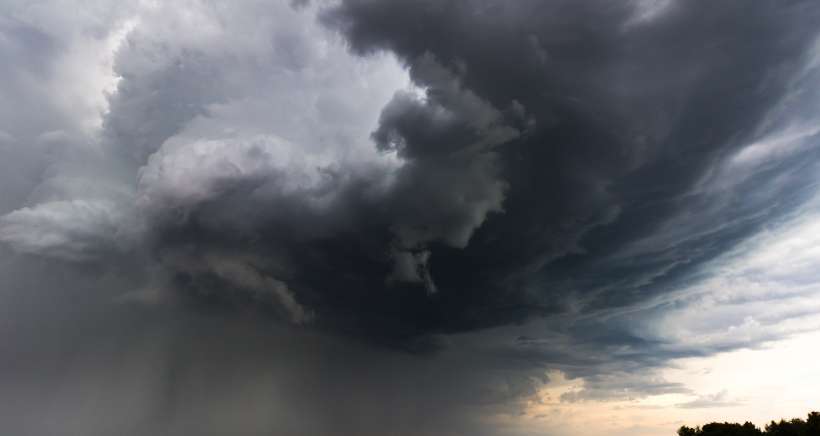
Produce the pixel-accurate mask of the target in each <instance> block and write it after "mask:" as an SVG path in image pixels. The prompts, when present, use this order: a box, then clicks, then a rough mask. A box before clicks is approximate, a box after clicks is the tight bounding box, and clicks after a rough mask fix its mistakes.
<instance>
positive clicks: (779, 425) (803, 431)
mask: <svg viewBox="0 0 820 436" xmlns="http://www.w3.org/2000/svg"><path fill="white" fill-rule="evenodd" d="M761 435H766V436H820V413H818V412H811V413H809V416H808V418H807V419H806V420H802V419H800V418H794V419H792V420H790V421H786V420H783V419H781V420H780V422H775V421H772V422H771V423H769V424H767V425H766V428H765V430H763V431H761V430H760V429H759V428H757V427H755V425H754V424H752V423H751V422H746V423H744V424H742V425H741V424H737V423H728V422H724V423H719V422H713V423H710V424H706V425H704V426H703V427H695V428H692V427H687V426H683V427H681V428H680V429H678V436H761Z"/></svg>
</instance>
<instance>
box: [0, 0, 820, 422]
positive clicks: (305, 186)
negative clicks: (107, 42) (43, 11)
mask: <svg viewBox="0 0 820 436" xmlns="http://www.w3.org/2000/svg"><path fill="white" fill-rule="evenodd" d="M286 3H287V2H282V4H276V5H273V6H272V5H271V4H269V3H268V2H248V3H243V4H241V5H234V4H221V3H219V2H216V3H213V4H212V3H210V2H206V3H196V2H194V3H191V4H188V5H186V7H187V8H189V9H186V10H182V11H180V10H178V8H175V7H174V6H172V5H164V4H160V5H154V6H151V7H150V8H147V9H146V11H141V12H140V13H141V14H142V15H141V16H140V19H139V20H138V21H139V24H137V25H135V27H134V28H133V29H132V30H129V31H127V32H126V36H125V37H124V40H123V41H122V42H121V44H120V45H119V46H118V49H117V52H116V56H115V57H114V65H113V68H112V70H113V71H112V74H114V75H116V76H118V77H119V82H117V85H116V91H115V92H113V93H112V94H111V95H110V96H109V97H108V99H107V103H108V106H107V111H106V112H105V114H104V116H103V117H102V121H101V126H100V127H99V130H98V131H96V130H95V131H94V132H93V133H92V134H88V132H86V131H84V130H83V128H81V127H78V125H79V124H82V123H81V122H80V121H78V120H77V119H75V118H72V115H76V114H74V112H73V111H71V110H69V109H71V107H70V105H69V106H60V105H58V104H56V103H54V101H53V100H58V99H57V98H56V97H53V98H51V97H52V96H51V95H47V93H46V91H44V90H51V91H53V92H55V94H54V95H59V92H57V91H59V90H62V88H60V87H57V86H55V85H54V83H60V84H63V83H67V82H70V81H69V80H67V79H64V78H62V76H60V75H59V74H58V73H59V72H61V71H62V69H61V68H59V64H58V63H57V62H58V60H59V59H62V56H64V55H65V56H67V55H66V53H67V52H69V51H70V50H76V47H74V46H72V44H73V42H72V41H73V40H71V38H66V39H65V40H64V41H62V40H61V39H60V38H57V37H56V36H55V35H53V34H49V33H48V32H47V31H46V30H44V29H46V28H48V27H49V26H43V25H41V26H40V28H37V26H34V25H30V24H26V23H25V22H23V21H20V20H6V19H2V21H0V36H3V38H2V39H0V53H2V54H3V55H4V57H8V58H9V59H14V60H19V61H17V62H10V63H4V64H3V65H2V66H0V75H2V77H3V78H4V80H5V82H4V83H7V84H11V85H0V91H1V92H3V96H7V95H8V96H10V97H11V99H13V100H14V101H19V102H21V103H20V106H19V107H18V108H17V109H19V110H14V109H15V108H11V107H10V106H9V105H5V106H3V107H2V108H0V122H2V123H3V124H2V125H0V147H2V148H0V152H2V153H3V157H4V159H3V160H2V163H0V166H2V168H3V169H4V171H2V172H0V181H2V182H3V184H4V186H10V188H9V189H10V190H9V192H8V194H5V193H4V195H3V198H2V204H0V207H2V211H3V213H4V215H3V216H2V217H0V240H2V242H4V243H5V244H6V245H8V247H10V248H13V249H14V250H15V251H17V252H21V253H25V254H26V255H30V254H34V255H39V256H42V257H46V258H52V259H56V260H58V262H54V263H49V262H47V261H44V260H42V259H36V258H35V257H28V256H20V257H13V256H12V255H11V253H10V252H6V251H4V252H2V254H3V259H2V260H3V262H2V263H0V268H2V272H3V275H4V276H8V277H14V278H13V280H9V281H8V283H7V284H4V286H5V288H4V289H5V290H7V292H6V293H4V294H3V296H2V298H4V299H8V301H9V305H4V306H3V307H4V310H5V311H7V312H9V313H12V312H14V311H15V310H16V309H23V310H20V311H19V313H17V314H13V315H9V316H10V318H9V319H10V320H11V321H10V322H11V325H12V327H13V328H10V329H7V330H6V332H11V333H4V335H8V336H9V337H8V340H3V341H0V342H2V343H3V346H4V347H6V348H4V351H7V352H4V353H3V356H4V358H3V361H2V365H4V368H6V369H7V371H6V372H4V373H0V376H2V377H5V378H4V380H3V381H4V383H3V385H4V386H11V387H12V388H14V389H16V391H13V393H12V394H9V395H12V396H14V395H15V394H14V392H17V393H19V394H20V396H18V397H17V398H22V399H21V400H19V401H18V402H4V404H6V407H4V408H2V410H0V413H2V414H3V420H4V421H6V422H11V423H13V425H14V426H15V429H18V430H19V431H18V433H25V432H33V433H38V434H40V433H54V432H53V431H50V430H53V429H54V428H69V429H72V430H71V431H75V432H76V433H78V434H110V433H111V428H114V427H116V426H120V428H119V430H122V431H121V432H120V433H123V434H189V433H197V434H203V433H205V432H206V430H207V431H211V432H212V433H214V434H224V433H233V434H236V433H237V431H236V429H237V428H241V429H244V430H243V431H244V432H245V433H244V434H262V433H270V431H269V430H270V428H272V427H275V426H277V425H279V426H280V427H278V429H279V431H280V433H281V434H358V435H367V434H385V433H390V432H385V430H384V429H385V428H388V427H391V426H392V427H393V428H395V429H396V430H395V431H394V432H393V433H392V434H409V433H410V432H411V430H412V434H430V435H433V434H465V433H469V434H476V432H478V434H481V433H480V432H481V431H484V432H486V434H494V433H497V432H498V429H497V428H495V427H493V426H487V425H484V424H485V423H482V422H481V420H480V419H478V418H477V417H478V416H480V415H481V414H483V413H488V414H490V413H516V412H517V410H518V408H520V407H521V406H522V405H524V404H525V403H526V402H527V401H535V396H536V395H535V394H536V392H537V389H538V388H539V387H540V386H542V385H543V384H544V383H547V382H548V379H547V378H546V377H545V375H544V374H545V373H546V371H547V370H548V369H556V370H560V371H561V372H562V373H563V374H565V375H566V376H567V377H568V378H570V379H575V378H579V377H580V378H583V379H584V387H583V388H581V389H578V390H574V391H572V392H569V393H567V394H566V395H565V396H564V397H562V399H563V400H564V401H569V402H577V401H601V400H624V399H635V398H644V397H647V396H652V395H661V394H669V393H676V394H684V393H689V391H688V389H687V388H686V387H685V386H682V385H680V384H678V383H675V382H669V381H666V380H664V379H662V378H660V377H657V376H656V375H655V373H654V371H655V370H657V369H659V368H662V367H663V366H664V365H666V364H668V362H669V360H670V359H675V358H681V357H692V356H705V355H711V354H713V353H717V352H722V351H727V350H732V349H736V348H739V347H745V346H755V345H759V344H761V343H763V342H765V341H768V340H773V339H777V338H779V337H781V336H782V335H783V333H782V332H780V331H768V329H767V328H766V327H768V326H770V325H774V324H776V323H777V322H779V321H780V320H782V319H787V318H790V317H792V316H796V315H794V314H795V313H797V314H798V315H799V313H798V312H794V311H792V312H789V311H785V312H777V313H769V317H768V318H765V319H762V324H761V323H757V324H755V323H750V324H749V325H745V324H744V325H741V327H742V328H748V329H750V330H751V331H752V333H754V334H750V335H748V336H743V337H734V336H729V335H725V336H721V335H716V336H719V337H718V338H717V339H715V340H712V341H711V342H706V343H694V344H689V343H685V342H686V341H685V340H680V341H679V342H675V340H673V339H670V338H669V337H664V336H663V334H661V333H656V332H655V331H653V326H652V325H650V323H651V321H655V320H656V319H659V318H661V317H662V316H663V315H664V314H666V313H669V312H672V311H674V310H677V309H680V308H681V307H686V306H687V305H688V304H695V303H697V302H698V300H697V298H695V297H687V296H686V295H684V296H682V295H681V289H687V286H691V285H693V284H695V283H698V282H699V281H702V280H705V279H706V278H708V277H710V275H711V274H712V269H711V268H712V267H713V263H710V261H714V260H715V259H718V258H719V257H720V256H722V255H725V254H726V253H727V252H729V251H731V250H732V249H733V248H735V247H737V244H738V243H741V242H742V241H745V240H747V239H748V238H749V237H751V236H753V235H755V234H756V233H757V232H758V231H759V230H760V229H762V228H766V227H771V226H775V225H779V224H781V223H784V222H787V221H788V220H789V219H791V218H792V216H791V215H790V213H794V211H795V210H797V207H798V206H799V205H801V204H803V203H804V202H805V201H806V199H807V198H809V196H810V195H811V194H812V193H813V192H814V191H815V190H816V186H815V180H816V176H815V175H814V174H816V172H817V169H818V168H817V162H818V157H820V156H818V155H817V153H818V152H820V151H818V150H820V149H818V148H817V147H816V146H815V145H816V143H817V135H818V131H817V129H816V127H815V125H816V114H815V112H816V109H815V105H816V102H817V98H818V95H817V91H816V86H814V85H815V84H816V83H817V78H818V77H817V71H816V67H817V65H816V61H814V60H813V58H812V56H815V55H816V53H815V52H814V51H813V50H815V48H814V46H813V44H814V42H815V38H816V37H817V29H816V25H815V23H817V22H818V20H820V7H818V6H817V5H816V4H815V3H813V2H810V1H789V2H781V3H778V4H774V3H773V2H771V3H769V2H754V3H749V2H740V1H725V2H720V3H715V4H709V5H708V7H707V6H704V5H702V4H697V3H695V2H683V1H681V2H668V3H667V2H660V3H659V4H660V5H661V6H658V5H655V6H651V5H652V4H651V2H618V3H613V2H605V1H591V2H578V1H562V0H558V1H549V2H544V1H535V0H532V1H530V0H522V1H515V2H508V1H501V0H498V1H489V0H467V1H433V0H416V1H409V0H408V1H405V0H392V1H388V0H385V1H370V0H343V1H341V2H339V3H335V4H332V5H327V4H322V3H319V4H317V3H310V2H303V1H297V2H291V3H293V6H294V8H295V9H291V7H290V6H289V5H287V4H286ZM114 9H117V8H114ZM317 10H318V11H319V16H320V23H321V26H324V27H320V24H318V23H316V22H315V21H314V18H315V17H314V16H313V15H312V14H315V13H316V12H317ZM112 14H113V13H112ZM35 15H36V14H35ZM29 18H30V17H29ZM106 19H112V18H111V17H108V16H107V18H106ZM112 20H113V19H112ZM34 21H36V20H34ZM46 23H50V24H54V23H53V22H52V21H49V20H46ZM63 25H64V26H65V27H69V28H70V27H72V26H73V25H72V24H67V25H66V24H65V23H63ZM76 27H83V26H80V25H77V26H76ZM91 27H94V26H91ZM57 28H58V29H60V28H61V27H60V26H57ZM332 32H337V33H332ZM77 33H78V34H82V35H86V34H88V33H89V32H77ZM90 33H91V34H94V32H90ZM60 41H62V42H60ZM345 44H346V45H347V48H348V49H349V50H350V53H347V52H345V51H344V50H343V46H344V45H345ZM351 53H352V55H351ZM390 56H396V57H397V58H398V59H399V61H400V62H401V63H402V64H403V65H404V66H405V67H406V72H407V74H409V77H410V79H411V80H412V82H413V85H414V86H413V87H409V88H407V89H399V90H398V91H395V90H396V89H397V88H400V87H402V86H403V84H401V83H400V82H401V81H402V80H403V77H399V78H396V76H397V75H398V73H400V72H398V73H397V72H396V71H393V70H391V69H390V67H384V65H386V64H389V60H390V59H391V58H390ZM385 59H387V60H388V61H385ZM391 65H392V64H391ZM396 70H398V68H396ZM24 78H29V79H31V81H32V82H37V81H38V80H39V82H37V83H40V84H41V85H42V84H44V83H48V84H49V86H45V85H42V86H30V83H28V82H27V81H26V80H23V79H24ZM385 89H387V91H384V90H385ZM55 90H57V91H55ZM45 103H54V104H50V105H49V104H45ZM35 107H36V108H41V109H42V110H39V111H38V110H35V109H34V108H35ZM66 108H68V109H66ZM25 113H30V114H32V113H33V114H36V115H32V116H29V117H26V116H24V114H25ZM55 150H56V151H55ZM6 158H8V159H6ZM8 162H13V164H10V163H8ZM6 166H9V169H10V171H5V169H6ZM43 171H44V173H42V174H40V173H41V172H43ZM34 173H36V175H35V174H34ZM35 186H36V188H35ZM3 249H4V250H5V247H4V248H3ZM789 272H790V270H789V271H787V272H786V273H784V274H786V275H788V273H789ZM54 289H60V290H62V291H63V292H62V293H60V295H59V296H57V297H51V296H50V295H49V293H50V292H51V291H53V290H54ZM29 290H34V291H29ZM81 290H83V291H86V292H85V293H83V292H81ZM79 295H83V296H84V297H82V298H78V296H79ZM109 297H112V298H113V299H114V302H113V303H112V302H111V301H110V300H106V298H109ZM766 298H770V299H771V297H766ZM783 298H784V299H785V298H787V297H783ZM788 298H791V297H788ZM763 300H765V298H764V299H763ZM765 301H769V300H765ZM727 305H728V304H727ZM55 307H59V308H60V310H54V308H55ZM11 308H15V310H12V309H11ZM51 312H58V313H56V314H54V313H51ZM744 315H745V314H744V313H742V311H738V313H732V314H731V316H727V321H726V323H725V324H726V325H724V324H718V325H716V326H711V325H708V326H706V327H710V326H711V327H715V328H716V329H717V328H720V329H724V327H725V328H727V329H728V330H730V331H731V329H732V328H734V327H735V325H739V324H741V323H743V322H744V321H743V316H744ZM41 319H42V320H45V321H43V322H40V320H41ZM248 319H251V321H248ZM77 320H81V322H78V321H77ZM704 323H705V324H708V322H704ZM761 325H762V327H761ZM727 326H728V327H727ZM706 327H704V329H706ZM695 330H696V329H695ZM772 330H773V329H772ZM745 331H746V330H744V332H745ZM697 332H700V331H699V330H698V331H697ZM662 333H667V332H662ZM339 336H345V338H340V337H339ZM516 337H517V338H518V339H517V340H516V339H515V338H516ZM3 338H4V339H6V337H5V336H3ZM157 338H158V340H157V342H158V343H155V339H157ZM361 339H364V341H360V340H361ZM678 339H679V338H678ZM374 342H375V343H377V344H379V345H385V346H386V347H372V345H373V343H374ZM66 344H69V345H66ZM71 344H77V347H78V349H73V348H72V347H73V345H71ZM406 351H410V353H407V352H406ZM433 351H435V352H433ZM21 362H22V363H21ZM144 372H149V373H151V374H156V373H158V374H161V377H159V380H158V379H157V378H155V377H153V376H146V375H145V374H144ZM65 374H69V375H70V377H64V375H65ZM260 374H261V375H260ZM143 378H144V379H146V380H151V381H152V383H153V384H150V385H139V386H137V383H134V382H132V381H133V380H142V379H143ZM65 379H68V381H65ZM43 380H45V381H43ZM223 380H224V381H223ZM51 381H54V383H57V382H59V381H63V382H64V385H63V386H64V389H63V390H62V391H61V392H59V393H58V394H57V395H56V396H54V397H53V398H52V399H51V402H50V403H49V404H47V405H46V406H45V408H46V409H47V410H46V413H45V415H46V416H48V417H49V420H45V421H43V422H42V424H37V423H36V422H35V423H33V424H32V422H34V421H33V420H32V419H28V418H32V415H30V414H29V415H27V413H29V412H27V411H26V410H24V409H26V408H27V407H26V406H27V405H28V404H31V403H32V402H33V401H35V400H34V399H35V398H38V397H40V396H42V395H40V394H41V393H42V392H46V391H48V386H50V385H51V384H52V383H51ZM86 382H87V383H86ZM83 389H86V392H87V391H88V390H91V391H94V393H95V394H97V396H96V397H94V398H96V400H95V401H90V402H88V403H82V404H80V403H75V402H74V401H72V399H73V398H74V397H75V396H77V395H81V393H82V392H83ZM203 390H205V391H207V392H203ZM4 391H5V390H4ZM10 392H11V391H10ZM78 392H80V394H78ZM122 392H125V393H128V395H121V394H122ZM709 401H712V403H714V404H718V403H721V402H726V399H725V398H724V397H720V396H719V395H718V396H715V397H714V398H711V399H710V398H707V397H704V398H703V399H700V400H696V401H693V402H692V403H691V404H690V406H691V407H694V406H699V405H701V404H707V403H708V402H709ZM686 404H689V403H686ZM686 404H682V405H681V407H690V406H687V405H686ZM693 405H694V406H693ZM100 407H102V408H103V409H104V410H106V411H107V412H108V413H106V414H105V415H106V416H110V417H111V418H110V419H107V418H104V419H101V418H100V417H99V415H100V413H99V412H98V411H97V410H98V408H100ZM499 411H500V412H499ZM211 415H213V418H212V419H210V420H209V419H206V418H203V416H211ZM66 416H69V417H70V418H67V417H66ZM123 423H125V424H124V426H123V425H122V424H123ZM107 426H111V427H107ZM243 426H244V427H243ZM240 433H241V432H240ZM511 433H512V432H511Z"/></svg>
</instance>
